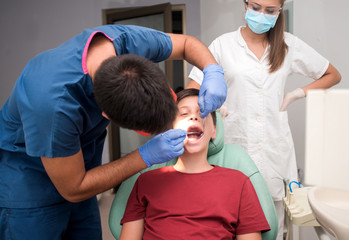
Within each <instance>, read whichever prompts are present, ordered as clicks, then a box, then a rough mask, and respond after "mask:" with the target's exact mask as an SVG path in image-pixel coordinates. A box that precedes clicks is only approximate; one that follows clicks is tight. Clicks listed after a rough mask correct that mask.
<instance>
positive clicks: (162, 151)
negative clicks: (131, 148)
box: [138, 129, 187, 167]
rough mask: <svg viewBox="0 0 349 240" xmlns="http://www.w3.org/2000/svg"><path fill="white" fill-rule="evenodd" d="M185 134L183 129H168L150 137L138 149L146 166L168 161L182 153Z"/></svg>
mask: <svg viewBox="0 0 349 240" xmlns="http://www.w3.org/2000/svg"><path fill="white" fill-rule="evenodd" d="M186 136H187V131H185V130H182V129H170V130H168V131H166V132H164V133H161V134H159V135H156V136H155V137H154V138H152V139H150V140H149V141H148V142H147V143H146V144H144V145H143V146H142V147H140V148H139V149H138V151H139V153H140V154H141V156H142V158H143V160H144V162H145V163H146V164H147V166H148V167H150V166H151V165H153V164H157V163H163V162H168V161H170V160H171V159H173V158H176V157H179V156H180V155H182V154H183V152H184V147H183V146H184V143H183V141H184V139H185V138H186Z"/></svg>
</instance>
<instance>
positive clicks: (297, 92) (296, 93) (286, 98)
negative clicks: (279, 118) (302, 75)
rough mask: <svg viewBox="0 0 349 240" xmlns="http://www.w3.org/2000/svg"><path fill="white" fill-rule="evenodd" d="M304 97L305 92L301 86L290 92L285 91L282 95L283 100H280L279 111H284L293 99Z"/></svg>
mask: <svg viewBox="0 0 349 240" xmlns="http://www.w3.org/2000/svg"><path fill="white" fill-rule="evenodd" d="M304 97H305V93H304V91H303V89H301V88H297V89H296V90H293V91H292V92H289V93H287V94H286V95H285V96H284V101H283V102H282V105H281V108H280V111H281V112H283V111H285V110H286V108H287V106H288V105H290V104H291V103H293V102H294V101H296V100H298V99H300V98H304Z"/></svg>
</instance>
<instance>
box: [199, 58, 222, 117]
mask: <svg viewBox="0 0 349 240" xmlns="http://www.w3.org/2000/svg"><path fill="white" fill-rule="evenodd" d="M202 72H203V73H204V79H203V80H202V84H201V87H200V92H199V107H200V111H201V115H200V117H201V118H205V117H206V116H207V115H208V114H209V113H210V112H213V111H215V110H216V109H217V108H220V107H221V106H222V105H223V103H224V101H225V99H226V98H227V84H226V82H225V79H224V71H223V68H222V67H221V66H219V65H218V64H210V65H208V66H206V67H205V68H204V70H203V71H202Z"/></svg>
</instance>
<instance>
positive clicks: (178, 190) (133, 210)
mask: <svg viewBox="0 0 349 240" xmlns="http://www.w3.org/2000/svg"><path fill="white" fill-rule="evenodd" d="M198 94H199V90H197V89H185V90H182V91H181V92H179V93H178V94H177V95H178V96H177V97H178V98H177V105H178V110H179V112H178V115H177V118H176V120H175V121H174V123H173V128H175V129H178V128H180V129H184V130H186V131H187V133H188V134H187V138H186V139H185V141H184V149H185V150H184V153H183V155H181V156H180V157H179V158H178V161H177V163H176V164H175V165H174V166H168V167H163V168H159V169H155V170H151V171H148V172H145V173H143V174H141V175H140V176H139V178H138V179H137V181H136V183H135V185H134V187H133V190H132V192H131V194H130V197H129V199H128V202H127V206H126V210H125V214H124V217H123V219H122V220H121V224H123V226H122V230H121V235H120V239H121V240H125V239H126V240H131V239H145V240H146V239H166V240H170V239H176V240H177V239H186V240H190V239H195V240H197V239H205V240H206V239H210V240H212V239H217V240H218V239H219V240H221V239H238V240H244V239H251V240H252V239H253V240H255V239H261V232H263V231H268V230H269V229H270V228H269V225H268V222H267V220H266V218H265V216H264V213H263V210H262V208H261V205H260V203H259V200H258V197H257V194H256V192H255V190H254V188H253V185H252V183H251V182H250V180H249V178H248V177H247V176H246V175H244V174H243V173H241V172H240V171H237V170H233V169H229V168H223V167H219V166H216V165H210V164H209V163H208V161H207V151H208V146H209V142H210V140H211V139H214V138H215V136H216V126H215V124H216V115H215V112H212V113H211V114H209V115H207V117H206V119H205V120H204V119H201V118H200V108H199V105H198Z"/></svg>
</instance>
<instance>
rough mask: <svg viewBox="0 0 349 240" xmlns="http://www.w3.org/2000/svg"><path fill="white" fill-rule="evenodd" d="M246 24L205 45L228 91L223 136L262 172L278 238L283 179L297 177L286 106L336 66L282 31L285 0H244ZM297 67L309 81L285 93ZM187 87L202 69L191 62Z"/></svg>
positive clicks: (329, 77)
mask: <svg viewBox="0 0 349 240" xmlns="http://www.w3.org/2000/svg"><path fill="white" fill-rule="evenodd" d="M243 3H244V5H245V10H246V15H245V19H246V22H247V25H246V26H243V27H240V28H239V29H238V30H237V31H235V32H231V33H226V34H223V35H221V36H220V37H218V38H217V39H215V40H214V41H213V42H212V43H211V44H210V46H209V49H210V50H211V52H212V54H213V55H214V57H215V58H216V60H217V62H218V63H219V64H220V65H221V66H222V67H223V69H224V74H225V79H226V81H227V86H228V96H227V100H226V102H225V103H224V104H223V107H222V108H221V110H222V111H224V112H225V113H224V114H226V117H225V119H224V129H225V131H226V134H225V141H226V142H227V143H234V144H238V145H241V146H242V147H244V148H245V149H246V151H247V152H248V153H249V155H250V156H251V158H252V159H253V160H254V162H255V163H256V165H257V167H258V168H259V170H260V172H261V173H262V175H263V177H264V178H265V180H266V182H267V184H268V186H269V189H270V192H271V194H272V196H273V199H274V203H275V206H276V209H277V212H278V216H279V235H278V239H282V235H283V221H284V210H283V206H282V201H281V200H282V196H283V194H284V184H283V180H284V179H285V180H286V179H288V180H290V181H292V180H297V166H296V158H295V150H294V145H293V140H292V136H291V132H290V128H289V125H288V117H287V112H286V111H285V109H286V107H287V106H288V105H289V104H290V103H292V102H293V101H295V100H297V99H300V98H303V97H305V96H306V93H307V91H308V90H309V89H315V88H329V87H331V86H333V85H335V84H337V83H339V81H340V79H341V76H340V74H339V72H338V71H337V70H336V69H335V68H334V67H333V66H332V65H331V64H330V63H329V61H328V60H327V59H325V58H324V57H323V56H321V55H320V54H319V53H317V52H316V51H315V50H314V49H313V48H311V47H310V46H308V45H307V44H306V43H305V42H303V41H302V40H300V39H299V38H297V37H295V36H294V35H292V34H290V33H287V32H284V14H283V11H282V7H283V5H284V0H249V1H245V0H244V1H243ZM292 73H297V74H301V75H303V76H307V77H309V78H312V79H314V81H313V82H312V83H310V84H309V85H307V86H304V87H302V88H298V89H296V90H294V91H292V92H290V93H287V94H285V95H284V87H285V83H286V80H287V77H288V76H289V75H290V74H292ZM189 78H190V79H191V82H190V83H189V85H188V87H199V86H200V85H199V84H201V81H202V73H201V71H200V70H199V69H197V68H194V69H193V70H192V72H191V73H190V75H189Z"/></svg>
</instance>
